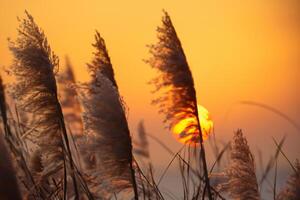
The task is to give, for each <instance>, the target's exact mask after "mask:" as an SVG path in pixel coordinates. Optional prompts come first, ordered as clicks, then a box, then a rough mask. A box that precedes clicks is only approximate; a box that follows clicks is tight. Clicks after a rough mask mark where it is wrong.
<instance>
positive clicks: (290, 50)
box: [0, 0, 300, 192]
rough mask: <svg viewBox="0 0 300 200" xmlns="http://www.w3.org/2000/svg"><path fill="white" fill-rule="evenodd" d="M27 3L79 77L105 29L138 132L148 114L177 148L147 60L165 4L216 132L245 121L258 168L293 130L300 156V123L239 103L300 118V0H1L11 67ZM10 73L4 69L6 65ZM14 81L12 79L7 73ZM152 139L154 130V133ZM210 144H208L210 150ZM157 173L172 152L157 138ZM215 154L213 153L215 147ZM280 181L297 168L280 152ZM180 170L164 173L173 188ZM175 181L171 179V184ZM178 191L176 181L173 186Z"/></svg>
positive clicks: (153, 127)
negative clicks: (158, 103) (12, 42)
mask: <svg viewBox="0 0 300 200" xmlns="http://www.w3.org/2000/svg"><path fill="white" fill-rule="evenodd" d="M25 9H26V10H28V11H29V12H30V13H31V14H32V15H33V16H34V18H35V21H36V22H37V23H38V24H39V26H41V27H42V29H43V30H44V31H45V34H46V35H47V37H48V40H49V43H50V44H51V48H52V50H54V51H55V52H56V54H58V56H59V57H60V66H61V68H63V67H64V66H65V60H64V57H65V56H66V55H67V56H68V57H69V58H70V62H71V64H72V65H73V66H74V70H75V76H76V79H77V80H78V81H86V80H88V77H89V76H88V74H87V70H86V63H87V62H90V61H91V59H92V51H93V49H92V46H91V43H92V42H93V39H94V38H93V34H94V31H95V29H97V30H99V31H100V33H101V35H102V36H103V37H104V38H105V41H106V45H107V48H108V51H109V54H110V58H111V61H112V64H113V66H114V70H115V78H116V80H117V82H118V86H119V90H120V93H121V95H122V96H123V98H124V100H125V102H126V105H127V106H128V108H129V111H128V118H129V127H130V130H131V133H132V134H133V139H134V136H136V132H137V131H136V130H137V124H138V122H139V121H140V120H141V119H143V120H144V122H145V127H146V131H147V132H149V133H151V134H152V135H155V136H156V137H159V138H160V139H161V141H162V142H164V143H165V144H166V145H167V146H168V147H169V148H171V149H173V150H174V152H176V151H177V150H178V149H180V148H181V146H182V144H181V143H179V142H177V141H176V140H175V139H174V138H175V137H174V136H173V135H172V134H171V133H170V132H171V131H169V130H167V129H164V126H165V125H164V124H162V116H161V115H159V114H158V113H157V109H156V107H155V106H153V105H151V100H152V99H153V95H152V94H151V91H152V90H153V87H152V86H151V85H149V84H147V82H148V81H150V80H151V79H152V78H153V77H154V76H155V71H154V70H152V69H151V68H150V67H149V66H148V65H147V64H146V63H145V62H144V61H143V59H145V58H148V56H149V54H148V49H147V48H146V45H147V44H151V43H153V42H155V41H156V40H157V39H156V37H155V36H156V32H155V29H156V27H157V26H158V25H159V24H160V20H161V15H162V10H163V9H165V10H166V11H168V12H169V14H170V16H171V17H172V21H173V24H174V26H175V28H176V31H177V34H178V36H179V38H180V40H181V42H182V46H183V48H184V51H185V55H186V57H187V60H188V63H189V66H190V69H191V71H192V75H193V78H194V83H195V87H196V92H197V98H198V104H199V105H202V106H204V107H205V108H206V109H207V110H208V112H209V114H210V118H211V120H212V121H213V130H214V132H215V134H216V138H217V140H219V141H222V142H223V143H226V142H227V141H228V140H229V139H230V138H231V137H232V135H233V131H235V130H237V129H239V128H241V129H242V130H243V132H244V136H246V137H247V139H248V142H249V145H250V147H251V148H252V151H253V154H254V156H255V158H256V163H257V168H259V155H258V152H263V155H262V156H263V159H262V160H263V162H264V163H263V164H264V165H266V163H267V161H268V159H269V157H270V156H271V155H273V154H274V152H275V150H276V146H275V144H274V142H273V139H272V137H274V138H275V139H276V140H277V141H279V140H280V139H282V137H284V136H286V141H285V143H284V146H283V151H284V152H285V153H286V155H287V156H288V158H289V159H290V160H292V161H294V160H295V159H296V158H300V150H299V144H298V143H299V140H300V130H297V129H296V128H295V127H294V126H293V125H291V124H290V123H289V122H287V121H286V120H284V119H283V118H281V117H280V116H278V115H276V114H274V113H272V112H270V111H268V110H265V109H263V108H261V107H257V106H251V105H245V104H239V102H241V101H253V102H258V103H262V104H265V105H268V106H270V107H273V108H276V109H277V110H279V111H281V112H282V113H284V114H285V115H287V116H288V117H289V118H291V119H293V120H294V121H295V122H296V123H297V124H298V126H299V124H300V121H299V119H300V104H299V102H300V95H299V94H300V89H299V85H300V80H299V79H300V59H299V58H300V57H299V52H300V37H299V35H300V12H299V9H300V3H299V2H298V1H297V0H265V1H261V0H252V1H248V0H247V1H242V2H241V1H237V0H229V1H226V0H202V1H196V0H195V1H191V0H188V1H167V0H163V1H160V0H153V1H145V2H143V1H138V0H129V1H120V0H119V1H117V0H111V1H102V0H101V1H100V0H92V1H86V2H83V1H77V0H75V1H70V0H66V1H58V0H51V1H38V0H30V1H17V0H10V1H8V0H0V66H1V67H2V66H3V67H2V68H9V65H10V64H11V60H12V55H11V53H10V52H9V50H8V47H7V46H8V43H7V38H15V37H16V27H17V25H18V21H17V17H20V18H22V17H23V16H24V10H25ZM1 74H4V72H1ZM6 82H7V83H9V82H10V80H6ZM149 140H150V139H149ZM208 144H209V143H205V145H206V147H207V149H209V145H208ZM150 149H151V152H150V153H151V158H152V159H153V161H154V162H153V163H154V165H155V167H156V169H155V171H156V173H157V176H160V174H161V173H162V171H163V169H164V168H165V167H166V165H167V164H168V162H169V161H170V159H171V156H170V155H169V154H168V153H167V152H165V151H164V149H163V148H161V146H159V145H158V144H157V143H155V142H154V141H152V140H150ZM207 159H208V162H209V163H212V162H213V160H214V157H213V155H212V153H211V152H209V150H208V155H207ZM279 161H280V162H279V166H280V167H281V168H280V170H279V178H280V180H279V184H280V185H282V184H283V182H284V180H285V179H286V174H288V173H289V172H291V169H290V168H289V164H288V163H287V161H286V160H285V159H284V158H283V157H282V156H280V158H279ZM174 171H175V170H174V169H172V170H170V172H169V174H168V176H169V177H166V178H165V180H164V181H163V182H162V184H165V185H171V186H172V187H173V186H174V187H173V188H175V187H176V186H177V185H178V184H179V183H176V181H174V180H176V178H172V176H173V175H174V174H175V172H174ZM172 187H170V188H172ZM174 191H175V192H176V189H174V190H172V192H174Z"/></svg>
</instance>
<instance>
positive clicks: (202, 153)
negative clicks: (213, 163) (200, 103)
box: [196, 108, 212, 200]
mask: <svg viewBox="0 0 300 200" xmlns="http://www.w3.org/2000/svg"><path fill="white" fill-rule="evenodd" d="M196 117H197V123H198V129H199V136H200V159H201V160H202V163H203V169H204V177H205V182H206V188H207V193H208V199H209V200H212V193H211V188H210V183H209V178H208V170H207V164H206V158H205V149H204V145H203V134H202V130H201V126H200V120H199V117H198V108H197V109H196ZM204 193H205V191H204Z"/></svg>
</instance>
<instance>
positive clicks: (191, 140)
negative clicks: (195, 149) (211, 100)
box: [173, 105, 213, 144]
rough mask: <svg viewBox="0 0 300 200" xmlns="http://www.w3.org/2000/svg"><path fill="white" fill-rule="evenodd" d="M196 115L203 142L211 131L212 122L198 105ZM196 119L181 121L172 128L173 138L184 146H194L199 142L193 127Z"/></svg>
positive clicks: (207, 113)
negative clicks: (197, 115)
mask: <svg viewBox="0 0 300 200" xmlns="http://www.w3.org/2000/svg"><path fill="white" fill-rule="evenodd" d="M198 114H199V119H200V125H201V130H202V134H203V140H206V139H207V138H208V136H209V134H210V133H211V131H212V129H213V121H212V119H211V117H210V113H209V112H208V110H207V109H206V108H204V107H203V106H201V105H198ZM196 124H197V119H196V118H193V117H190V118H186V119H184V120H181V121H180V122H178V123H177V124H176V125H174V127H173V134H174V135H175V138H176V139H177V140H178V141H179V142H181V143H184V144H196V143H198V142H199V133H198V131H197V128H196V127H195V125H196Z"/></svg>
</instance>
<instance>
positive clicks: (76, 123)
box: [58, 57, 83, 136]
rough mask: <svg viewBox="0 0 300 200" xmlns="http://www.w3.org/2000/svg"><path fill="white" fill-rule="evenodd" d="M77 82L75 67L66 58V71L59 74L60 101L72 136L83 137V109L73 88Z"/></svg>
mask: <svg viewBox="0 0 300 200" xmlns="http://www.w3.org/2000/svg"><path fill="white" fill-rule="evenodd" d="M75 82H76V80H75V75H74V72H73V66H72V64H71V62H70V59H69V58H68V57H66V64H65V70H64V71H63V72H62V73H60V74H59V77H58V88H59V92H58V93H59V101H60V104H61V106H62V110H63V113H64V117H65V121H66V123H67V124H68V125H69V126H70V129H71V131H72V134H73V135H75V136H78V135H81V134H82V132H83V127H82V121H81V116H80V114H81V107H80V104H79V101H78V98H77V92H76V90H75V89H74V88H73V87H72V85H74V84H75Z"/></svg>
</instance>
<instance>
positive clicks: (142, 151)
mask: <svg viewBox="0 0 300 200" xmlns="http://www.w3.org/2000/svg"><path fill="white" fill-rule="evenodd" d="M138 134H139V140H138V141H136V142H135V146H134V153H135V154H137V155H139V156H141V157H142V158H145V159H149V158H150V152H149V142H148V138H147V134H146V130H145V125H144V121H140V122H139V124H138Z"/></svg>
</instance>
